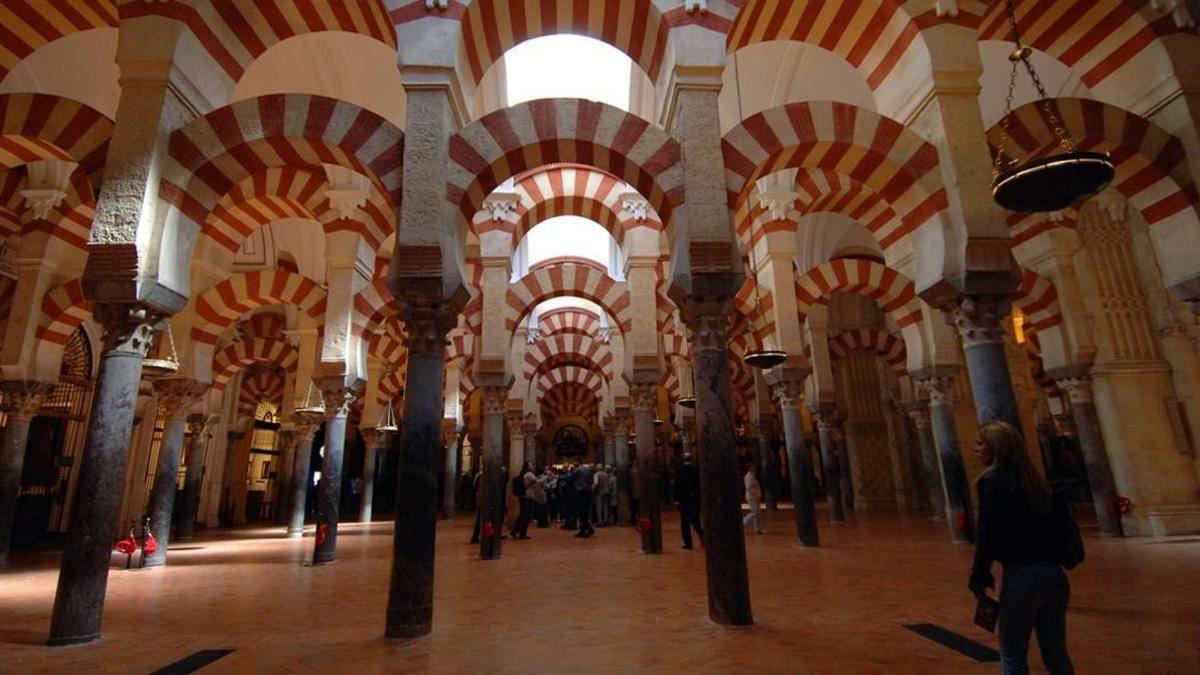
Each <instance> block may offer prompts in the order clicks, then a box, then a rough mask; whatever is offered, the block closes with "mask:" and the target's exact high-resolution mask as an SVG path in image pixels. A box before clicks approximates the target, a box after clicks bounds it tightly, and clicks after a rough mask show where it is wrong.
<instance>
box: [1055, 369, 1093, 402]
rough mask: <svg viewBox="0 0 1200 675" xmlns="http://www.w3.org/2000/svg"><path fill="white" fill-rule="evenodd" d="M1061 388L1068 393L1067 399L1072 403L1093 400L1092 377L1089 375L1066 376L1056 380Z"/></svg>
mask: <svg viewBox="0 0 1200 675" xmlns="http://www.w3.org/2000/svg"><path fill="white" fill-rule="evenodd" d="M1054 383H1055V384H1057V385H1058V388H1059V389H1062V390H1063V391H1065V392H1066V393H1067V399H1068V400H1070V401H1071V404H1072V405H1075V404H1079V403H1091V402H1092V378H1091V377H1090V376H1088V375H1080V376H1077V377H1064V378H1062V379H1060V380H1055V381H1054Z"/></svg>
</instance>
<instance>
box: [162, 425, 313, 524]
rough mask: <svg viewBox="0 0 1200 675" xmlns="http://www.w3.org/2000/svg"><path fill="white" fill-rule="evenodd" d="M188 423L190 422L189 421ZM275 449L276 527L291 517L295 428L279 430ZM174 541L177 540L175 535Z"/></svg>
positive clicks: (189, 470) (189, 465)
mask: <svg viewBox="0 0 1200 675" xmlns="http://www.w3.org/2000/svg"><path fill="white" fill-rule="evenodd" d="M189 422H190V420H189ZM275 448H276V449H277V450H278V451H279V460H280V461H279V471H278V473H277V474H276V478H277V480H278V482H277V483H276V484H277V485H278V486H279V487H278V489H277V490H276V491H275V494H276V497H275V502H276V506H275V517H274V521H275V524H276V525H285V526H286V525H287V524H288V520H289V519H290V518H291V517H292V512H291V507H292V472H293V471H294V470H295V468H296V430H295V427H292V426H291V425H288V428H282V429H280V430H279V435H278V436H276V438H275ZM188 453H189V454H188V460H189V463H188V467H189V468H188V472H189V475H190V472H191V468H190V467H191V463H190V462H191V454H190V453H191V450H188ZM183 489H184V491H185V492H186V490H187V479H186V478H185V479H184V488H183ZM175 538H176V539H178V538H179V535H178V533H176V537H175Z"/></svg>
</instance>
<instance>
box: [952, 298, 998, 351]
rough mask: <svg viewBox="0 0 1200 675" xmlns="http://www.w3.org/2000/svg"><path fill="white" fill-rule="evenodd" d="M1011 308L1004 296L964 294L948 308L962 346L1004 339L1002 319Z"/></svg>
mask: <svg viewBox="0 0 1200 675" xmlns="http://www.w3.org/2000/svg"><path fill="white" fill-rule="evenodd" d="M1011 310H1012V304H1011V303H1010V301H1009V299H1008V298H1007V297H1006V296H999V295H977V296H971V295H964V296H963V297H962V298H961V299H960V300H959V303H958V304H957V305H956V306H955V307H954V308H953V309H951V310H950V318H951V320H952V321H953V323H954V325H955V327H956V328H958V334H959V335H960V336H962V341H963V347H971V346H973V345H979V344H987V343H992V342H1003V341H1004V319H1005V317H1007V316H1008V314H1009V312H1010V311H1011Z"/></svg>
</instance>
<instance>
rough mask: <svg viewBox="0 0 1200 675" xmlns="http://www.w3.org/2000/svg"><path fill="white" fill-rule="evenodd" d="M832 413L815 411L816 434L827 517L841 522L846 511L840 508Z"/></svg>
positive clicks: (839, 485) (838, 473) (844, 517)
mask: <svg viewBox="0 0 1200 675" xmlns="http://www.w3.org/2000/svg"><path fill="white" fill-rule="evenodd" d="M834 415H836V413H833V412H825V411H818V412H817V436H818V438H819V439H820V441H821V473H822V474H824V476H823V477H824V479H825V481H824V482H825V501H826V502H828V503H829V519H830V520H832V521H834V522H841V521H843V520H845V519H846V513H845V511H843V510H842V486H841V466H840V464H839V462H838V458H837V441H836V440H835V439H834V430H833V426H834V424H836V422H835V421H833V420H832V419H830V418H831V417H832V416H834ZM793 480H794V479H793Z"/></svg>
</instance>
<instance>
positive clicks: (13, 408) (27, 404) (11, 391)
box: [0, 380, 54, 422]
mask: <svg viewBox="0 0 1200 675" xmlns="http://www.w3.org/2000/svg"><path fill="white" fill-rule="evenodd" d="M52 391H54V385H53V384H52V383H50V382H37V381H34V380H8V381H5V382H0V392H3V393H4V412H6V413H8V415H9V417H11V418H12V419H15V420H20V421H22V422H30V421H32V420H33V418H34V417H36V416H37V413H38V410H39V409H41V407H42V404H43V403H45V402H46V397H47V396H49V395H50V392H52Z"/></svg>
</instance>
